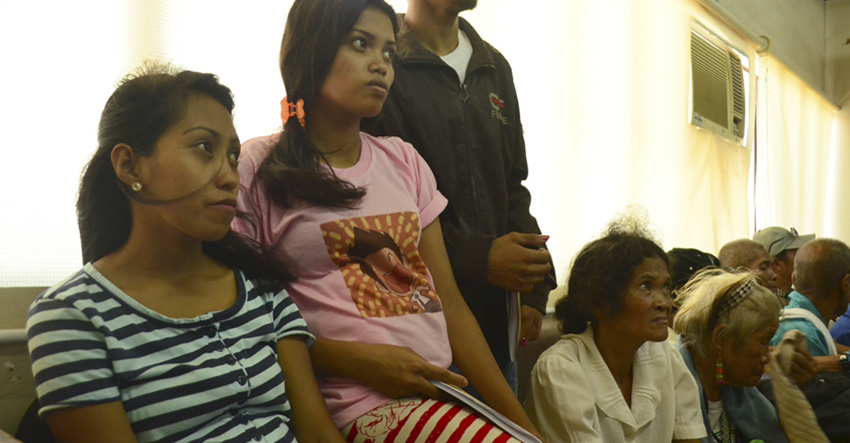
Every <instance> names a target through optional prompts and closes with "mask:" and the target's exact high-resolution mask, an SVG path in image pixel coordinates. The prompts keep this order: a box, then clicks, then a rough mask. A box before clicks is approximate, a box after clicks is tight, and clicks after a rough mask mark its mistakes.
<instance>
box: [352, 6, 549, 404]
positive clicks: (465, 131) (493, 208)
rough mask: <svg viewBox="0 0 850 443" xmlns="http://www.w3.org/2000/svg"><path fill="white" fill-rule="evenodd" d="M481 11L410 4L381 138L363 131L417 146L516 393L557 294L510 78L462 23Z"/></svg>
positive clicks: (469, 296) (455, 253) (458, 260)
mask: <svg viewBox="0 0 850 443" xmlns="http://www.w3.org/2000/svg"><path fill="white" fill-rule="evenodd" d="M475 5H476V0H408V8H407V14H405V15H404V16H403V22H404V24H403V26H402V30H401V32H400V34H399V37H398V46H399V50H398V52H397V57H396V58H395V60H394V63H393V66H394V68H395V73H396V78H395V83H394V84H393V86H392V88H391V90H390V95H389V98H388V99H387V102H386V104H385V105H384V109H383V113H382V116H381V118H380V121H379V123H378V124H377V126H376V127H372V128H368V127H366V128H364V129H366V130H367V131H369V132H372V133H373V134H375V135H396V136H399V137H401V138H403V139H404V140H406V141H408V142H410V143H412V144H413V146H414V147H416V149H417V150H418V151H419V152H420V154H421V155H422V156H423V157H424V158H425V160H426V161H427V162H428V164H429V165H430V166H431V169H432V170H433V171H434V175H435V176H436V178H437V186H438V188H439V189H440V192H442V193H443V194H444V195H445V196H446V198H448V200H449V205H448V207H447V208H446V210H445V211H444V212H443V213H442V215H441V216H440V222H441V224H442V227H443V234H444V237H445V243H446V247H447V249H448V253H449V259H450V260H451V264H452V269H453V270H454V274H455V278H456V280H457V283H458V286H459V288H460V290H461V293H462V294H463V296H464V298H465V299H466V302H467V304H468V305H469V307H470V309H471V310H472V312H473V313H474V314H475V317H476V319H477V320H478V323H479V324H480V326H481V330H482V332H483V333H484V336H485V337H486V338H487V341H488V343H489V345H490V349H491V350H492V352H493V356H494V357H495V358H496V361H497V362H498V363H499V366H500V367H501V368H502V372H503V373H504V374H505V378H506V379H507V380H508V383H509V384H510V385H511V386H512V388H513V389H514V391H516V386H517V379H516V362H515V361H514V360H513V351H514V349H515V346H516V341H519V342H520V343H521V344H525V341H526V340H535V339H537V337H538V336H539V334H540V327H541V325H542V318H543V313H544V311H545V308H546V302H547V299H548V295H549V291H551V290H552V289H554V288H555V287H556V286H557V284H556V281H555V273H554V270H553V267H552V263H551V257H550V255H549V251H548V250H546V248H545V246H544V244H545V242H546V240H547V238H548V237H547V236H542V235H540V228H539V227H538V226H537V221H536V220H535V219H534V217H533V216H531V214H530V213H529V204H530V202H531V195H530V194H529V192H528V189H526V188H525V187H524V186H523V184H522V182H523V180H525V178H526V177H527V175H528V165H527V163H526V156H525V141H524V140H523V134H522V124H521V123H520V116H519V106H518V103H517V97H516V89H515V88H514V82H513V75H512V73H511V67H510V65H509V64H508V62H507V60H506V59H505V58H504V56H502V54H501V53H499V52H498V51H497V50H496V49H495V48H493V47H492V46H490V45H489V44H488V43H487V42H485V41H484V40H482V39H481V37H479V36H478V34H477V33H476V32H475V30H474V29H473V28H472V26H471V25H470V24H469V23H468V22H466V21H465V20H463V19H462V18H459V17H458V13H460V12H461V11H464V10H468V9H472V8H474V7H475ZM517 293H519V294H521V295H520V297H519V299H520V300H518V297H517ZM518 301H519V302H520V303H521V306H519V305H518V304H517V302H518ZM517 316H521V319H522V320H521V322H520V324H521V329H519V330H518V329H517V322H516V318H517Z"/></svg>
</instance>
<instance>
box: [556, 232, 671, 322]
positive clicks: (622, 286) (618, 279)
mask: <svg viewBox="0 0 850 443" xmlns="http://www.w3.org/2000/svg"><path fill="white" fill-rule="evenodd" d="M640 223H641V221H640V220H635V219H624V220H620V221H615V222H613V223H612V224H611V225H610V226H609V228H608V231H607V232H606V234H605V235H604V236H603V237H601V238H599V239H596V240H594V241H592V242H590V243H588V244H586V245H584V247H583V248H582V249H581V251H579V253H578V255H576V257H575V259H574V260H573V266H572V268H571V269H570V277H569V280H568V282H567V294H566V295H565V296H564V297H563V298H561V299H560V300H558V302H557V303H556V305H555V317H556V318H557V319H558V320H559V321H560V323H561V330H562V331H563V332H564V333H565V334H580V333H582V332H584V330H585V329H586V328H587V323H588V322H591V324H592V323H593V322H595V321H596V320H597V318H596V315H595V314H594V312H600V311H601V312H604V313H607V314H616V313H618V312H619V311H620V309H621V308H622V306H623V294H624V292H625V290H626V288H627V287H628V285H629V282H631V280H632V278H634V273H635V270H636V269H637V267H638V266H640V264H641V263H643V260H644V259H646V258H655V257H658V258H660V259H662V260H664V263H666V264H667V267H668V268H669V267H670V260H669V258H667V254H666V253H664V250H663V249H661V247H660V246H658V244H657V243H656V242H655V241H654V240H652V239H651V238H650V236H649V233H648V231H647V230H646V228H645V227H643V226H640Z"/></svg>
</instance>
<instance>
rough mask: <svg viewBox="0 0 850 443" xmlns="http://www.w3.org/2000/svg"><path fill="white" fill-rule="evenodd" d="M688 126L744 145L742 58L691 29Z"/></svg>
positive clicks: (700, 30) (715, 39)
mask: <svg viewBox="0 0 850 443" xmlns="http://www.w3.org/2000/svg"><path fill="white" fill-rule="evenodd" d="M691 94H692V95H691V105H692V108H691V111H692V112H691V116H690V117H691V123H693V124H694V125H697V126H699V127H702V128H704V129H707V130H709V131H712V132H716V133H717V134H719V135H721V136H723V137H726V138H729V139H732V140H736V141H739V142H740V141H743V140H742V139H743V138H744V133H745V126H746V121H747V120H746V113H747V105H746V97H745V90H744V71H743V66H742V62H741V56H740V55H739V54H738V53H737V52H736V51H734V50H733V49H731V48H730V47H729V46H728V45H726V43H724V42H723V41H722V40H720V39H719V38H718V37H717V36H715V35H713V34H711V33H710V32H709V31H707V30H705V29H703V28H701V27H700V28H698V29H697V28H696V27H695V28H694V29H691Z"/></svg>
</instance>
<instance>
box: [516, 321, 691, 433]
mask: <svg viewBox="0 0 850 443" xmlns="http://www.w3.org/2000/svg"><path fill="white" fill-rule="evenodd" d="M633 370H634V371H633V383H632V404H631V408H630V407H629V406H628V405H627V404H626V401H625V399H624V398H623V395H622V393H621V392H620V388H619V387H618V386H617V383H616V382H615V381H614V377H613V375H611V371H610V370H609V369H608V366H607V365H606V364H605V361H604V360H603V359H602V355H601V354H600V353H599V349H598V348H597V347H596V343H595V342H594V341H593V330H592V329H591V327H590V326H588V328H587V330H586V331H585V332H583V333H581V334H565V335H564V336H562V337H561V339H560V340H559V341H558V342H557V343H555V344H554V345H553V346H552V347H550V348H549V349H548V350H546V351H545V352H544V353H543V354H542V355H541V356H540V358H539V359H538V360H537V364H536V365H535V366H534V370H533V371H532V375H531V394H530V397H529V399H528V403H527V405H526V409H527V410H528V414H529V416H530V417H531V420H532V421H533V422H534V425H535V426H536V427H537V429H538V430H539V431H540V432H541V433H542V434H543V437H545V438H546V440H547V441H549V442H550V443H556V442H582V443H583V442H646V443H658V442H669V441H671V440H673V439H677V440H679V439H692V438H702V437H705V435H706V431H705V426H704V424H703V420H702V412H701V410H700V405H699V394H698V391H697V385H696V382H695V381H694V379H693V376H691V374H690V372H689V371H688V369H687V367H686V366H685V363H684V362H683V361H682V356H681V355H679V353H678V352H676V350H675V349H673V348H672V347H671V346H670V345H669V344H667V342H666V341H665V342H646V343H644V344H643V345H642V346H641V347H640V348H638V350H637V352H636V353H635V359H634V363H633Z"/></svg>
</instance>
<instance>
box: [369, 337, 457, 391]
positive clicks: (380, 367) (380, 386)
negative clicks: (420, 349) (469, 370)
mask: <svg viewBox="0 0 850 443" xmlns="http://www.w3.org/2000/svg"><path fill="white" fill-rule="evenodd" d="M371 346H372V349H371V350H370V351H369V352H370V354H371V357H372V359H374V361H373V363H372V364H370V365H368V366H367V369H368V370H367V371H365V373H364V380H363V381H364V382H366V384H368V385H369V386H370V387H372V389H374V390H376V391H378V392H380V393H381V394H384V395H386V396H387V397H391V398H402V397H411V396H425V397H430V398H434V399H436V398H439V396H440V391H439V390H438V389H437V387H436V386H434V385H433V384H432V383H431V382H430V381H429V380H438V381H442V382H444V383H448V384H451V385H455V386H458V387H461V388H462V387H464V386H466V385H467V384H468V382H467V381H466V378H464V377H463V376H462V375H459V374H455V373H454V372H451V371H449V370H448V369H444V368H441V367H439V366H434V365H432V364H431V363H428V362H427V361H426V360H425V359H424V358H422V357H421V356H419V354H417V353H415V352H413V351H412V350H411V349H409V348H404V347H401V346H392V345H371Z"/></svg>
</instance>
